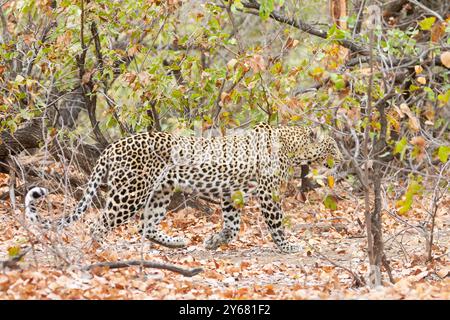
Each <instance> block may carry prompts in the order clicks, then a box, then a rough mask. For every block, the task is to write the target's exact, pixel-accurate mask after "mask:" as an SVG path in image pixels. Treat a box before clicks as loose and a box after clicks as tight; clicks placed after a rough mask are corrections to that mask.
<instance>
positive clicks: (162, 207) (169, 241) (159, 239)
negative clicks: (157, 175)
mask: <svg viewBox="0 0 450 320" xmlns="http://www.w3.org/2000/svg"><path fill="white" fill-rule="evenodd" d="M173 193H174V188H173V186H172V185H170V184H162V185H161V187H160V188H158V189H157V190H155V191H154V192H153V195H152V197H151V199H149V201H148V203H147V206H145V205H144V213H143V214H142V217H141V221H140V224H139V232H140V233H141V234H144V235H145V237H146V238H147V239H149V240H150V241H153V242H155V243H157V244H160V245H163V246H165V247H169V248H183V247H185V246H186V244H187V241H186V239H184V238H183V237H171V236H169V235H167V234H165V233H164V232H163V231H162V230H161V229H160V226H159V223H160V222H161V220H162V219H164V217H165V215H166V208H167V206H168V205H169V203H170V199H171V198H172V195H173Z"/></svg>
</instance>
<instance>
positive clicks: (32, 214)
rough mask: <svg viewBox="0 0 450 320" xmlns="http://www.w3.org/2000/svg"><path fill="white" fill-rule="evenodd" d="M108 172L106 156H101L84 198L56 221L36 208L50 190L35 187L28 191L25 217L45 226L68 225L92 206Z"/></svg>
mask: <svg viewBox="0 0 450 320" xmlns="http://www.w3.org/2000/svg"><path fill="white" fill-rule="evenodd" d="M107 172H108V163H107V161H106V157H103V156H101V157H100V158H99V160H98V161H97V164H96V165H95V167H94V169H93V171H92V174H91V177H90V179H89V181H88V183H87V187H86V190H85V191H84V195H83V198H82V199H81V200H80V201H79V202H78V204H77V207H76V208H75V210H74V211H73V212H72V213H71V214H69V215H66V216H64V217H62V218H60V219H58V220H56V221H52V220H50V219H43V218H42V217H41V216H40V215H39V213H38V212H37V209H36V205H35V203H36V200H38V199H39V198H41V197H44V196H46V195H47V194H48V190H47V189H45V188H40V187H34V188H32V189H30V191H28V193H27V195H26V197H25V217H26V218H27V219H28V220H29V221H31V222H32V223H38V224H39V225H41V226H42V227H43V228H50V227H51V226H52V225H56V228H57V229H62V228H64V227H66V226H68V225H69V224H70V223H72V222H74V221H77V220H78V219H80V218H81V216H82V215H83V214H84V213H85V212H86V210H87V208H88V207H89V206H90V204H91V202H92V199H93V198H94V196H95V195H96V194H97V188H98V186H99V185H100V183H101V182H102V180H103V179H104V177H106V175H107Z"/></svg>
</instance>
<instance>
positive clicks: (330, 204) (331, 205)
mask: <svg viewBox="0 0 450 320" xmlns="http://www.w3.org/2000/svg"><path fill="white" fill-rule="evenodd" d="M323 204H324V205H325V208H327V209H330V210H333V211H334V210H336V209H337V203H336V200H335V198H334V197H333V196H331V195H327V196H326V197H325V199H323Z"/></svg>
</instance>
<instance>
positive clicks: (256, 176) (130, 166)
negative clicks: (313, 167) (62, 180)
mask: <svg viewBox="0 0 450 320" xmlns="http://www.w3.org/2000/svg"><path fill="white" fill-rule="evenodd" d="M330 156H331V157H333V158H334V160H335V161H340V160H341V158H342V156H341V154H340V152H339V149H338V148H337V145H336V142H335V141H334V140H333V138H331V137H325V138H322V139H317V138H315V136H314V134H313V132H312V130H311V129H309V128H307V127H279V128H273V127H271V126H269V125H267V124H260V125H257V126H256V127H255V128H254V129H253V130H251V131H249V132H248V133H246V134H243V135H238V136H226V137H217V138H209V139H208V138H201V137H183V136H176V135H173V134H170V133H166V132H154V131H153V132H147V133H142V134H137V135H134V136H131V137H128V138H124V139H121V140H119V141H117V142H115V143H113V144H111V145H110V146H109V147H108V148H106V150H105V151H104V152H103V154H102V155H101V156H100V158H99V159H98V161H97V163H96V166H95V167H94V169H93V171H92V175H91V177H90V179H89V182H88V185H87V188H86V191H85V193H84V196H83V198H82V199H81V201H80V202H79V203H78V205H77V207H76V209H75V211H74V212H73V213H72V214H70V215H68V216H66V217H63V218H61V219H59V220H58V221H56V225H57V227H58V228H62V227H65V226H66V225H68V224H69V223H70V222H72V221H75V220H78V219H79V218H80V217H81V216H82V214H83V213H84V212H85V211H86V209H87V208H88V206H89V205H90V203H91V201H92V198H93V197H94V196H95V193H96V190H97V188H98V186H99V185H100V183H102V182H103V181H106V182H107V185H108V187H109V188H108V193H107V200H106V207H105V208H104V211H103V213H102V214H101V215H100V217H99V218H98V220H97V222H96V223H95V225H94V226H93V228H92V230H91V231H92V235H93V236H94V237H95V238H96V239H101V238H103V237H104V236H105V234H106V233H107V232H108V231H109V230H110V229H112V228H114V227H116V226H119V225H121V224H123V223H125V222H127V221H128V220H129V219H130V218H131V217H133V216H134V215H135V214H136V213H138V212H141V211H143V212H142V213H141V214H140V218H141V219H140V223H139V231H140V232H141V234H143V235H144V236H145V237H146V238H148V239H150V240H151V241H153V242H156V243H158V244H161V245H164V246H167V247H172V248H180V247H184V246H185V245H186V241H185V239H184V238H181V237H171V236H169V235H167V234H165V233H164V232H163V231H162V230H161V229H160V228H159V223H160V222H161V220H162V219H163V218H164V216H165V215H166V207H167V205H168V204H169V202H170V199H171V197H172V195H173V193H174V192H175V191H176V190H184V191H186V192H192V193H196V194H200V195H203V196H206V197H210V198H214V199H222V215H223V227H222V230H221V231H220V232H218V233H216V234H213V235H211V236H209V237H208V238H207V240H206V241H205V245H206V247H207V248H208V249H216V248H218V247H219V246H220V245H222V244H226V243H229V242H230V241H231V240H233V239H234V238H236V236H237V234H238V231H239V227H240V211H239V209H238V208H237V207H236V206H235V204H234V202H233V195H235V194H236V192H241V193H243V194H248V193H250V192H253V194H254V195H255V196H256V197H257V198H258V199H259V202H260V206H261V211H262V214H263V216H264V218H265V221H266V223H267V226H268V228H269V231H270V233H271V235H272V238H273V240H274V242H275V244H276V245H277V246H278V247H279V249H280V250H282V251H283V252H296V251H298V250H299V246H298V245H296V244H291V243H289V242H288V241H287V240H286V237H285V234H284V231H283V227H282V220H283V212H282V209H281V204H280V201H279V199H280V198H279V195H278V193H279V189H280V184H281V182H282V181H283V180H286V179H287V178H288V173H289V171H290V170H289V168H290V167H292V166H299V165H302V164H312V163H315V162H322V163H323V162H325V160H326V159H327V157H330ZM46 193H47V191H46V190H45V189H43V188H39V189H36V188H34V189H32V190H30V192H29V193H28V195H27V200H28V203H27V204H26V207H27V210H28V211H27V212H28V213H27V217H29V219H30V220H31V221H34V222H39V223H41V224H42V225H44V226H48V225H51V222H50V221H48V220H44V219H41V218H39V216H38V215H37V213H36V210H35V208H34V201H35V199H36V198H39V197H41V196H43V195H45V194H46Z"/></svg>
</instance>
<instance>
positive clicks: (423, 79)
mask: <svg viewBox="0 0 450 320" xmlns="http://www.w3.org/2000/svg"><path fill="white" fill-rule="evenodd" d="M417 82H418V83H420V84H426V83H427V79H425V77H417Z"/></svg>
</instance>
